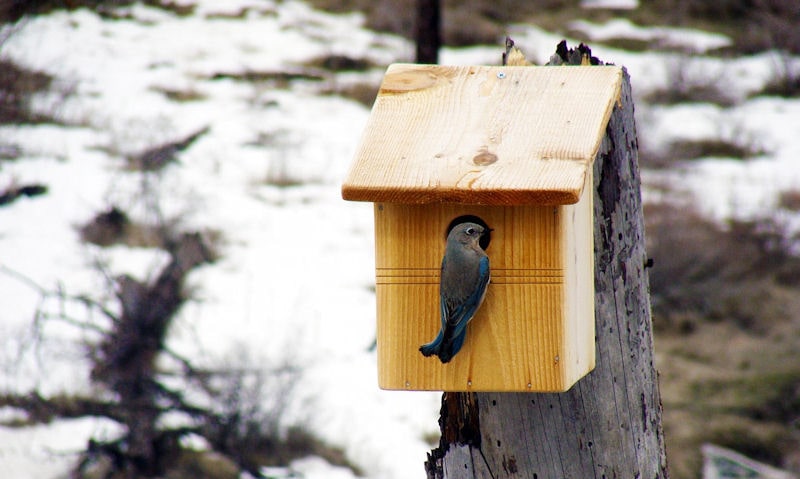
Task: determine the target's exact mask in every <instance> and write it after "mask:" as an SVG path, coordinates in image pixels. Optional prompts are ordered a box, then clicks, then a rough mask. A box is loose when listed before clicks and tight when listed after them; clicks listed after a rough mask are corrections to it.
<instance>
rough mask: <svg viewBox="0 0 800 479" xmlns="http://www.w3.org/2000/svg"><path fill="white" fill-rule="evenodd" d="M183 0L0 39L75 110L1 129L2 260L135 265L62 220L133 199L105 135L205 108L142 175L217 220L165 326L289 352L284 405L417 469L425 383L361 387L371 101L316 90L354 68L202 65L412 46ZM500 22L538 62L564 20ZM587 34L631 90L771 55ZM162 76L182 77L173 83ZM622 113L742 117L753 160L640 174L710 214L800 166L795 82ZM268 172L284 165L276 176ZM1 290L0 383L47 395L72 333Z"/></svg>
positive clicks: (34, 270) (75, 290) (723, 132)
mask: <svg viewBox="0 0 800 479" xmlns="http://www.w3.org/2000/svg"><path fill="white" fill-rule="evenodd" d="M193 3H196V4H197V9H196V10H195V12H194V14H192V15H190V16H188V17H176V16H173V15H170V14H168V13H165V12H164V11H161V10H156V9H152V8H148V7H142V6H136V7H133V8H131V9H130V13H131V16H130V19H125V20H116V21H110V20H103V19H100V18H99V17H98V16H97V15H95V14H94V13H92V12H89V11H86V10H78V11H75V12H72V13H66V12H57V13H53V14H51V15H47V16H43V17H38V18H34V19H32V20H30V21H28V22H26V23H25V24H24V25H23V27H22V28H21V29H20V30H19V31H18V32H16V33H15V34H14V35H13V36H12V38H11V39H10V40H8V41H7V42H6V43H5V44H4V45H3V46H2V51H1V52H0V53H2V54H3V55H5V56H8V57H11V58H13V59H14V60H16V61H18V62H20V63H22V64H24V65H27V66H28V67H31V68H35V69H41V70H44V71H47V72H49V73H51V74H53V75H55V76H57V78H58V81H57V84H56V87H55V89H56V90H57V91H62V92H63V91H69V92H70V93H71V94H70V95H69V96H67V97H66V100H63V95H59V94H53V95H48V96H43V97H42V98H40V99H39V102H38V104H37V105H38V108H40V109H41V110H42V111H53V110H54V109H55V110H56V111H57V112H58V114H59V116H60V117H62V118H64V119H65V121H67V122H68V123H69V124H70V125H73V126H70V127H56V126H20V127H15V126H7V127H3V128H0V140H2V141H3V142H7V143H11V144H16V145H19V146H20V147H21V148H22V149H23V151H24V158H21V159H18V160H16V161H14V162H3V163H2V164H0V182H1V183H3V184H8V183H13V182H16V183H26V182H37V183H44V184H47V185H48V187H49V192H48V194H47V195H46V196H43V197H38V198H35V199H30V200H22V201H19V202H17V203H15V204H13V205H11V206H10V207H6V208H0V225H2V226H1V227H0V267H2V268H6V269H9V270H13V271H16V272H19V273H22V274H24V275H25V276H26V277H28V278H30V279H31V280H33V281H34V282H36V283H37V284H39V285H41V286H42V287H45V288H55V287H56V286H58V285H63V287H64V288H66V290H67V292H68V293H71V294H84V293H88V294H101V293H102V292H103V291H104V290H105V283H104V279H103V278H102V277H99V276H98V273H97V272H96V271H95V270H94V268H93V267H92V264H93V262H95V261H97V260H98V259H99V260H101V261H103V262H105V263H106V264H107V265H108V267H109V270H111V271H114V273H115V274H122V273H129V274H132V275H133V276H136V277H142V278H144V277H147V276H148V274H153V272H154V271H156V269H157V267H158V266H159V265H160V264H162V262H163V261H164V256H163V253H158V252H154V251H151V250H145V249H131V248H126V247H114V248H110V249H100V248H97V247H93V246H91V245H86V244H83V243H82V242H80V240H79V237H78V234H77V232H76V229H75V226H76V225H78V224H81V223H84V222H86V221H87V220H88V219H89V218H90V217H91V216H93V215H94V214H96V213H98V212H100V211H102V210H105V209H107V208H108V207H109V206H111V205H114V204H116V205H120V206H121V207H123V208H125V209H127V210H129V211H130V212H131V213H132V214H134V215H137V214H138V215H140V217H142V218H143V217H144V216H145V215H147V214H148V212H147V210H146V209H145V208H144V207H143V205H142V201H141V182H140V176H141V174H140V173H134V172H128V171H124V170H123V169H122V168H121V166H122V165H123V158H122V156H123V155H124V154H130V153H134V152H137V151H140V150H142V149H143V148H146V147H148V146H153V145H155V144H159V143H162V142H165V141H168V140H172V139H175V138H179V137H181V136H183V135H186V134H188V133H190V132H193V131H195V130H197V129H200V128H202V127H204V126H209V127H210V131H209V133H208V134H207V135H205V136H203V137H202V138H201V139H200V140H198V142H197V143H195V144H194V145H193V146H192V147H191V148H190V149H189V150H187V151H186V152H185V153H183V154H182V155H181V156H180V162H179V163H177V164H172V165H170V166H168V167H167V169H166V170H165V171H164V172H163V173H161V174H160V175H157V176H156V175H154V178H153V181H154V182H155V183H154V184H155V188H154V191H155V194H156V195H157V197H158V198H159V200H160V202H161V205H162V207H163V208H164V210H165V214H166V215H167V216H178V215H179V216H180V217H181V222H182V224H183V225H184V226H185V228H186V229H191V228H213V229H216V230H220V231H222V232H223V234H224V243H223V247H222V251H221V252H222V257H221V259H220V260H219V261H218V262H216V263H215V264H213V265H210V266H206V267H203V268H201V269H199V270H197V271H195V272H193V273H192V275H191V276H190V278H189V280H190V281H189V282H190V286H191V288H192V289H193V291H194V297H195V298H196V299H197V301H195V302H190V303H189V304H187V305H186V306H185V307H184V309H183V310H182V312H181V314H180V318H179V320H178V323H177V324H176V326H175V328H174V330H173V332H172V334H171V343H170V347H171V348H173V349H174V350H176V351H178V352H181V353H183V354H185V355H187V356H189V357H193V358H198V360H200V358H203V360H208V361H213V360H217V359H219V360H224V359H225V358H230V357H236V356H237V354H238V352H239V351H241V350H246V351H247V352H248V354H249V356H250V357H252V358H253V359H254V360H255V361H263V363H264V364H270V363H271V362H274V361H280V360H281V359H282V358H283V357H286V356H291V357H292V358H293V360H294V361H295V362H296V363H298V364H300V365H302V366H303V368H304V370H305V373H304V375H303V378H302V381H301V383H300V397H298V398H297V399H296V401H295V402H296V404H295V405H294V406H295V407H294V408H292V410H291V411H290V412H291V415H292V418H288V419H287V421H291V420H292V419H302V420H306V421H308V423H309V424H310V425H311V427H312V428H313V430H314V431H315V432H316V433H318V434H319V435H320V436H321V437H322V438H324V439H326V440H327V441H329V442H331V443H333V444H337V445H341V446H342V447H343V448H344V449H345V450H346V452H347V454H348V457H349V458H350V459H351V460H352V461H353V462H354V463H356V464H357V465H359V466H360V467H361V468H363V470H364V471H365V472H366V474H367V475H368V476H369V477H372V478H387V479H391V478H410V477H421V476H422V475H423V469H422V463H423V461H424V459H425V453H426V452H427V451H428V450H429V449H430V447H431V446H430V445H429V444H427V443H426V442H425V440H424V437H425V436H426V435H430V434H433V433H435V432H436V431H437V430H438V425H437V416H438V408H439V400H440V395H439V394H438V393H408V392H384V391H380V390H378V388H377V385H376V369H375V354H374V352H371V351H370V350H369V346H370V345H371V343H372V341H373V340H374V336H375V322H374V309H375V305H374V295H373V293H372V290H371V285H372V284H373V266H374V264H373V257H372V209H371V205H369V204H355V203H347V202H344V201H342V200H341V197H340V182H341V180H342V178H343V176H344V174H345V171H346V169H347V167H348V165H349V164H350V162H351V160H352V155H353V152H354V150H355V147H356V143H357V142H358V140H359V137H360V135H361V130H362V128H363V126H364V124H365V121H366V119H367V117H368V114H369V110H368V109H367V108H365V107H364V106H362V105H360V104H358V103H356V102H353V101H350V100H347V99H343V98H341V97H337V96H330V95H324V96H323V95H320V94H318V93H317V92H318V91H319V90H320V89H323V88H324V87H326V86H330V85H331V84H335V83H336V82H337V81H338V82H343V81H348V79H352V77H353V74H348V75H349V76H345V75H340V76H338V77H335V76H330V77H328V78H326V79H325V80H323V81H322V82H310V81H309V82H302V81H299V82H294V83H292V84H290V86H289V87H287V88H275V87H270V86H265V85H264V84H256V83H251V82H242V81H237V80H233V79H230V78H228V79H214V78H213V77H214V75H215V74H218V73H228V74H230V73H244V72H247V71H259V72H263V71H281V70H286V69H289V70H292V71H297V70H298V69H299V64H301V63H302V62H303V61H305V60H308V59H312V58H315V57H318V56H321V55H329V54H345V55H348V56H350V57H354V58H361V57H364V58H368V59H370V60H371V61H373V62H374V63H376V64H378V65H387V64H389V63H391V62H395V61H409V60H410V59H411V56H412V52H413V48H412V46H411V45H410V44H409V43H407V42H406V41H404V40H401V39H399V38H397V37H394V36H389V35H381V34H376V33H374V32H370V31H367V30H365V29H363V28H362V27H361V20H362V19H361V17H360V16H359V15H339V16H334V15H329V14H325V13H321V12H318V11H314V10H312V9H311V8H309V7H308V6H306V5H305V4H303V3H301V2H297V1H286V2H272V1H269V0H263V1H257V0H251V1H248V0H230V1H228V2H224V3H223V2H217V1H214V0H196V1H194V2H193ZM575 27H576V29H578V28H579V29H580V30H581V31H585V32H586V35H587V38H584V39H583V40H589V41H591V40H592V39H593V38H595V37H593V35H596V38H598V39H602V38H607V37H613V36H616V37H619V36H625V35H632V36H634V37H636V38H667V39H669V41H670V42H672V43H671V44H674V43H675V42H679V41H684V42H685V41H690V42H692V46H693V47H694V49H695V51H703V50H704V49H705V48H712V47H713V46H714V45H718V44H719V43H720V42H724V38H722V39H721V38H720V37H719V36H717V35H703V34H699V33H697V32H693V33H692V34H691V35H686V34H684V33H685V32H680V31H675V30H674V29H669V30H667V29H657V30H649V29H642V28H638V27H635V26H632V25H630V24H627V23H625V22H617V23H610V24H607V25H593V24H589V23H587V22H582V23H580V24H578V25H576V26H575ZM610 29H611V30H610ZM593 32H594V33H593ZM510 34H511V35H512V37H513V38H514V39H515V41H516V42H517V45H518V46H520V47H521V48H522V49H523V51H525V52H526V54H528V56H529V57H531V58H533V59H537V60H540V61H541V60H543V59H546V58H548V57H549V55H550V54H551V52H552V51H553V48H554V46H555V45H556V43H557V42H558V41H559V40H560V39H561V37H560V36H558V35H554V34H549V33H547V32H543V31H541V30H539V29H536V28H532V27H530V26H524V25H517V26H514V27H513V28H512V29H511V31H510ZM594 53H595V54H596V55H598V56H599V57H600V58H602V59H603V60H606V61H610V62H613V63H616V64H620V65H625V66H626V67H627V68H628V70H629V72H630V74H631V78H632V83H633V88H634V91H635V93H636V94H637V95H642V94H643V93H645V92H647V91H650V90H652V89H655V88H659V87H663V86H664V85H665V84H666V82H668V81H669V78H670V73H669V72H670V68H674V66H675V64H676V62H684V63H681V67H682V68H685V69H687V70H688V71H690V72H692V74H695V75H712V74H713V75H718V76H719V77H720V78H724V81H725V82H726V83H727V84H729V86H728V88H729V89H730V91H731V92H732V94H733V95H735V96H738V97H739V98H742V99H744V98H745V97H746V94H747V93H748V92H751V91H755V90H758V89H759V88H760V87H761V86H763V84H764V83H765V82H766V81H767V79H768V77H769V75H770V74H771V73H772V72H771V68H772V62H773V57H772V56H770V55H762V56H758V57H748V58H742V59H738V60H733V61H722V60H720V59H714V58H705V57H702V56H695V57H692V58H691V59H688V60H685V59H684V60H681V59H678V58H677V56H676V54H667V53H651V54H633V53H628V52H623V51H619V50H612V49H605V48H595V50H594ZM499 58H500V48H499V47H498V46H492V47H480V48H468V49H459V50H446V51H444V52H443V56H442V59H441V62H442V63H444V64H496V63H498V61H499ZM363 75H364V76H370V77H373V78H374V77H376V75H377V78H379V77H380V73H379V72H368V73H365V74H363ZM356 76H357V75H356ZM166 89H169V90H180V91H191V92H194V93H196V94H197V97H198V98H197V99H195V100H193V101H182V102H176V101H172V100H170V99H169V98H168V97H167V96H166V95H165V94H164V93H163V91H164V90H166ZM637 115H638V117H637V121H638V122H639V132H640V137H641V142H642V143H643V144H646V145H648V146H649V147H652V148H656V149H657V148H659V147H660V145H664V144H666V142H667V141H669V140H671V139H674V138H697V137H734V136H736V137H739V136H742V135H750V136H751V137H752V138H753V141H756V142H759V143H763V145H764V146H765V148H766V150H767V151H768V154H767V155H765V157H764V158H763V159H757V160H754V161H751V162H747V163H742V162H739V161H734V160H730V159H710V160H708V161H705V162H701V163H699V164H698V165H697V166H696V167H691V168H686V169H682V170H679V171H678V172H671V173H658V177H661V176H665V175H668V176H669V177H670V179H671V180H672V181H675V180H677V184H678V185H682V189H680V190H679V193H680V195H682V196H684V197H686V198H689V199H690V201H691V199H692V198H694V201H696V202H697V203H698V204H699V206H700V207H701V210H703V211H705V212H707V213H709V214H711V215H714V216H716V217H719V218H723V217H726V216H730V215H738V216H747V215H751V214H760V213H763V212H765V211H770V210H771V209H773V208H774V205H775V198H776V196H775V195H776V193H777V192H778V191H780V190H781V189H785V188H788V187H792V186H794V187H797V185H800V168H798V166H797V158H798V157H800V141H798V135H797V133H798V129H797V128H798V127H797V122H796V119H797V118H800V102H798V101H786V100H779V99H773V98H761V99H756V100H751V101H743V102H742V103H741V104H739V105H738V106H734V107H732V108H721V107H717V106H713V105H692V106H686V105H684V106H675V107H646V106H644V105H640V104H637ZM109 152H114V153H109ZM653 175H654V176H653V178H655V177H656V175H655V173H654V174H653ZM285 179H289V180H293V181H296V182H298V183H300V184H299V185H298V186H292V187H282V186H278V185H277V183H280V182H281V181H282V180H285ZM645 181H647V178H645ZM0 302H2V304H3V308H2V310H0V351H1V352H0V368H2V369H1V370H0V388H2V389H12V390H28V389H30V388H31V387H37V388H38V389H39V390H40V391H41V392H42V393H43V394H47V393H52V392H57V391H75V390H81V391H86V390H88V389H89V388H90V385H89V381H88V378H87V376H86V374H87V373H86V368H85V365H84V364H82V363H81V359H80V358H81V352H80V349H79V348H78V347H77V346H74V345H72V342H71V340H74V339H79V338H78V337H77V336H76V333H75V332H74V331H71V330H69V329H68V328H63V327H62V328H59V327H52V328H50V329H48V330H47V333H48V337H49V338H50V339H49V340H46V341H45V343H44V347H42V348H40V352H41V351H44V353H41V354H38V355H36V354H31V350H29V349H25V348H24V342H25V338H29V337H30V335H31V331H30V320H31V318H32V317H33V314H34V311H35V310H36V308H37V307H39V306H41V305H40V296H39V293H38V292H37V291H36V290H35V289H33V288H31V287H30V286H29V285H27V284H25V282H23V281H20V280H19V279H18V278H15V277H13V276H10V275H8V274H0ZM44 306H45V307H52V306H48V305H47V304H45V305H44ZM70 313H72V314H76V315H80V314H83V312H82V311H80V310H76V311H71V312H70ZM82 366H84V367H82ZM2 414H11V413H10V412H9V411H0V415H2ZM114 434H115V429H114V426H113V425H111V424H109V423H106V422H101V421H91V420H81V421H59V422H57V423H55V424H53V425H51V426H47V427H35V428H27V429H21V430H20V429H14V430H11V429H1V428H0V476H2V477H14V478H21V479H25V478H48V477H58V476H59V475H61V474H63V472H64V471H65V470H66V469H67V467H68V465H69V463H70V461H71V460H72V459H74V456H73V455H72V453H74V452H75V451H78V450H80V449H81V448H82V447H83V446H84V445H85V441H86V439H87V438H88V437H90V436H91V435H96V436H101V437H102V436H104V435H107V436H113V435H114ZM295 468H296V469H297V470H298V471H301V472H303V473H304V474H305V477H310V478H315V477H343V478H344V477H348V476H349V475H350V473H349V472H346V471H343V470H341V469H337V470H335V471H334V470H333V469H331V468H329V467H328V466H325V465H323V464H320V463H319V461H316V460H305V461H299V462H298V463H297V464H296V465H295ZM334 474H337V475H334Z"/></svg>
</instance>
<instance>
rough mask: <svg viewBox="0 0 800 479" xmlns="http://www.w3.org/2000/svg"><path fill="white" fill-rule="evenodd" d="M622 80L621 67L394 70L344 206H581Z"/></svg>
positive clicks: (370, 125) (383, 89) (348, 183)
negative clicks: (376, 203)
mask: <svg viewBox="0 0 800 479" xmlns="http://www.w3.org/2000/svg"><path fill="white" fill-rule="evenodd" d="M621 79H622V69H621V68H619V67H615V66H602V67H524V66H503V67H498V66H464V67H452V66H439V65H409V64H395V65H391V66H390V67H389V69H388V70H387V72H386V75H385V77H384V80H383V82H382V84H381V87H380V90H379V92H378V96H377V98H376V100H375V104H374V106H373V109H372V114H371V115H370V118H369V121H368V123H367V127H366V129H365V131H364V134H363V136H362V141H361V145H360V147H359V150H358V152H357V153H356V161H355V162H354V163H353V165H352V167H351V169H350V172H349V173H348V176H347V179H346V180H345V182H344V185H343V187H342V196H343V197H344V199H347V200H355V201H383V202H390V203H406V204H415V203H417V204H418V203H431V202H454V203H471V204H506V205H517V204H571V203H576V202H577V201H578V199H579V196H580V194H581V191H582V188H583V185H584V175H585V173H586V171H587V167H588V166H590V165H591V163H592V161H593V160H594V155H595V153H596V152H597V149H598V147H599V144H600V140H601V139H602V138H603V135H604V133H605V125H606V124H607V123H608V119H609V117H610V115H611V110H612V108H613V106H614V104H615V102H616V100H617V99H618V97H619V90H620V85H621Z"/></svg>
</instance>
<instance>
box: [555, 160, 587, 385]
mask: <svg viewBox="0 0 800 479" xmlns="http://www.w3.org/2000/svg"><path fill="white" fill-rule="evenodd" d="M590 185H592V174H591V172H590V174H588V175H587V177H586V185H585V186H584V188H583V194H582V196H581V199H580V201H579V202H578V203H576V204H574V205H565V206H563V207H562V214H563V216H564V218H563V221H562V237H563V243H564V245H565V248H564V250H563V254H564V258H563V264H564V271H565V275H564V292H565V302H564V305H565V322H566V325H565V326H566V329H565V333H566V334H565V335H564V341H565V342H564V345H563V348H562V349H563V351H564V356H563V357H562V358H561V360H562V361H564V369H565V374H566V381H567V383H568V385H569V386H571V385H572V384H573V383H575V382H576V381H577V380H578V379H580V378H581V377H583V376H585V375H586V374H587V373H589V372H590V371H591V370H592V369H594V366H595V316H594V207H593V197H594V195H593V191H592V189H591V186H590Z"/></svg>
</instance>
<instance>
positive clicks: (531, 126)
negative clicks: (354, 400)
mask: <svg viewBox="0 0 800 479" xmlns="http://www.w3.org/2000/svg"><path fill="white" fill-rule="evenodd" d="M621 83H622V69H621V68H619V67H615V66H592V67H578V66H570V67H567V66H562V67H530V66H526V67H522V66H513V67H512V66H502V67H500V66H466V67H450V66H436V65H411V64H395V65H391V66H390V67H389V69H388V71H387V72H386V75H385V77H384V79H383V82H382V84H381V87H380V91H379V93H378V97H377V99H376V100H375V104H374V106H373V109H372V113H371V116H370V118H369V121H368V123H367V126H366V130H365V131H364V134H363V137H362V140H361V144H360V147H359V149H358V151H357V153H356V158H355V161H354V163H353V165H352V167H351V169H350V171H349V173H348V175H347V177H346V179H345V181H344V184H343V186H342V196H343V198H344V199H346V200H353V201H370V202H373V203H375V268H376V272H375V276H376V285H377V321H378V326H377V339H378V379H379V385H380V387H382V388H384V389H408V390H445V391H566V390H567V389H569V388H570V387H571V386H572V385H573V384H574V383H575V382H576V381H577V380H578V379H580V378H581V377H582V376H584V375H585V374H587V373H588V372H589V371H591V370H592V369H593V368H594V364H595V341H594V339H595V326H594V325H595V320H594V248H593V232H594V218H593V208H592V198H593V183H592V181H593V179H592V164H593V161H594V159H595V157H596V155H597V154H598V151H599V148H600V144H601V141H603V139H604V137H605V135H606V126H607V124H608V121H609V118H610V116H611V112H612V110H613V108H614V107H615V104H616V103H617V102H618V100H619V95H620V88H621ZM464 218H467V219H472V220H475V221H479V222H483V223H484V224H485V225H487V226H488V227H489V228H491V229H492V232H491V238H490V242H489V244H488V245H484V246H485V250H486V253H487V254H488V256H489V260H490V268H491V283H490V285H489V287H488V290H487V294H486V297H485V300H484V303H483V306H482V307H481V308H480V309H479V311H478V313H477V314H476V315H475V317H474V318H473V320H472V321H471V322H470V323H469V326H468V329H467V337H466V341H465V343H464V346H463V348H462V349H461V351H460V352H459V353H458V354H457V355H456V356H455V357H454V358H453V359H452V361H450V362H449V363H446V364H443V363H441V362H440V361H439V360H438V359H437V358H436V357H423V355H422V354H421V353H420V352H419V347H420V345H422V344H424V343H426V342H429V341H430V340H431V339H433V337H434V336H435V335H436V333H437V332H438V330H439V327H440V317H439V315H440V312H439V274H440V266H441V261H442V255H443V253H444V248H445V238H446V235H447V232H448V228H449V227H450V226H452V225H453V224H454V223H457V222H459V221H461V220H462V219H464Z"/></svg>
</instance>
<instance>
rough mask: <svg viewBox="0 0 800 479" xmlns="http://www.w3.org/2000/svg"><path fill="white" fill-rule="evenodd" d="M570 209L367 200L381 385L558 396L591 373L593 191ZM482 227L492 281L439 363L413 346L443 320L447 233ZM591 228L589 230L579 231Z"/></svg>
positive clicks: (401, 387)
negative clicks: (463, 225)
mask: <svg viewBox="0 0 800 479" xmlns="http://www.w3.org/2000/svg"><path fill="white" fill-rule="evenodd" d="M584 196H585V197H584V198H583V199H582V200H581V201H580V202H579V203H577V204H575V205H563V206H538V205H526V206H516V207H509V206H485V205H484V206H479V205H459V204H437V205H407V204H397V203H377V204H376V205H375V233H376V246H375V249H376V287H377V303H378V335H377V337H378V377H379V385H380V387H382V388H384V389H412V390H445V391H469V390H472V391H565V390H567V389H569V387H570V386H572V384H574V383H575V381H577V380H578V379H579V378H580V377H582V376H583V375H585V374H586V373H587V372H588V371H591V369H593V368H594V288H593V285H592V287H587V282H589V283H591V282H592V278H593V271H594V269H593V268H594V261H593V258H594V256H593V254H594V253H593V248H592V236H593V234H592V229H591V224H592V223H591V221H589V220H590V219H591V203H592V202H591V194H587V195H584ZM467 215H469V216H472V217H477V218H480V219H481V220H483V221H484V222H485V223H486V224H487V225H488V226H489V227H490V228H492V232H491V241H490V243H489V245H488V247H487V248H486V253H487V254H488V256H489V260H490V267H491V282H490V284H489V286H488V289H487V292H486V296H485V300H484V302H483V305H482V306H481V308H480V309H479V310H478V312H477V313H476V315H475V317H474V318H473V319H472V321H471V322H470V323H469V325H468V326H467V335H466V340H465V343H464V346H463V348H462V349H461V350H460V352H458V354H456V355H455V356H454V357H453V359H452V360H451V361H450V362H448V363H446V364H443V363H442V362H440V361H439V360H438V359H437V358H436V357H424V356H423V355H422V354H421V353H420V351H419V348H420V345H422V344H424V343H426V342H428V341H430V340H431V339H432V338H433V337H434V336H435V335H436V332H437V331H438V330H439V327H440V308H439V282H440V268H441V262H442V254H443V253H444V246H445V242H444V239H445V235H446V234H447V228H448V225H450V223H451V222H452V221H453V220H454V219H456V218H459V217H462V216H467ZM587 225H588V226H587Z"/></svg>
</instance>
